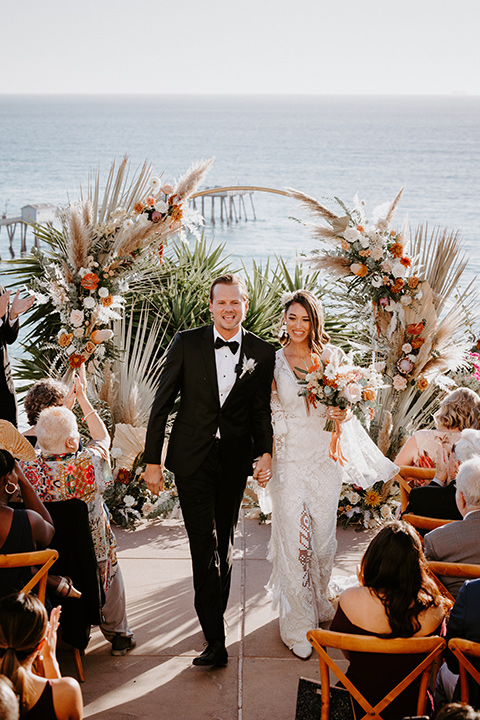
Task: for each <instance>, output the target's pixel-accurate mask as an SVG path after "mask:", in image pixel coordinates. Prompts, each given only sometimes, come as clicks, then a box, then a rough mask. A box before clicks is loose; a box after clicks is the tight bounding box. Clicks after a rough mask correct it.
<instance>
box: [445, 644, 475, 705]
mask: <svg viewBox="0 0 480 720" xmlns="http://www.w3.org/2000/svg"><path fill="white" fill-rule="evenodd" d="M448 649H449V650H451V651H452V653H453V654H454V655H455V657H456V658H457V660H458V666H459V669H460V700H461V702H462V703H469V695H470V692H469V683H468V676H469V675H470V677H471V678H472V679H473V680H474V681H475V682H476V683H477V685H480V672H479V671H478V670H477V668H476V667H474V666H473V665H472V663H471V662H470V660H469V659H468V658H469V657H475V658H480V643H476V642H473V641H472V640H464V639H463V638H451V640H449V641H448Z"/></svg>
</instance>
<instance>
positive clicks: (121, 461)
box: [112, 423, 147, 470]
mask: <svg viewBox="0 0 480 720" xmlns="http://www.w3.org/2000/svg"><path fill="white" fill-rule="evenodd" d="M146 434H147V430H146V428H144V427H134V426H133V425H127V424H126V423H117V424H116V425H115V435H114V437H113V443H112V451H116V452H113V456H114V457H115V464H116V467H117V468H128V469H129V470H130V469H131V468H132V466H133V464H134V462H135V459H136V457H137V456H138V454H139V453H141V452H143V449H144V447H145V436H146Z"/></svg>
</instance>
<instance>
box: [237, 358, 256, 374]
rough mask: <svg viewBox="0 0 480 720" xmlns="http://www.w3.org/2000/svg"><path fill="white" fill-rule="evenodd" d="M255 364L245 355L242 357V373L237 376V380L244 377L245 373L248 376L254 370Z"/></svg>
mask: <svg viewBox="0 0 480 720" xmlns="http://www.w3.org/2000/svg"><path fill="white" fill-rule="evenodd" d="M256 366H257V363H256V362H255V360H254V359H253V358H247V356H246V355H244V356H243V363H242V372H241V373H240V375H239V378H238V379H239V380H241V379H242V378H243V376H244V375H246V374H247V373H248V374H249V375H250V374H251V373H252V372H253V371H254V370H255V368H256Z"/></svg>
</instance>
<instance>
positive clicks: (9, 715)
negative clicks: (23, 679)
mask: <svg viewBox="0 0 480 720" xmlns="http://www.w3.org/2000/svg"><path fill="white" fill-rule="evenodd" d="M19 712H20V710H19V707H18V698H17V696H16V695H15V693H14V692H13V685H12V681H11V680H9V679H8V678H7V677H5V675H0V718H2V720H18V718H19Z"/></svg>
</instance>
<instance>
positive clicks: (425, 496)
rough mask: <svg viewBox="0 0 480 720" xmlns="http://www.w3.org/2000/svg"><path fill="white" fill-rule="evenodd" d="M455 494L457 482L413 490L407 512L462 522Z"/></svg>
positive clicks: (424, 486) (430, 485) (432, 484)
mask: <svg viewBox="0 0 480 720" xmlns="http://www.w3.org/2000/svg"><path fill="white" fill-rule="evenodd" d="M455 493H456V485H455V480H452V482H451V483H449V484H448V485H439V484H438V483H434V482H431V483H429V484H428V485H422V486H421V487H417V488H412V490H411V492H410V495H409V497H408V505H407V509H406V510H405V512H406V513H414V514H415V515H423V516H425V517H431V518H439V519H441V520H461V519H462V516H461V514H460V511H459V509H458V507H457V503H456V502H455Z"/></svg>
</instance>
